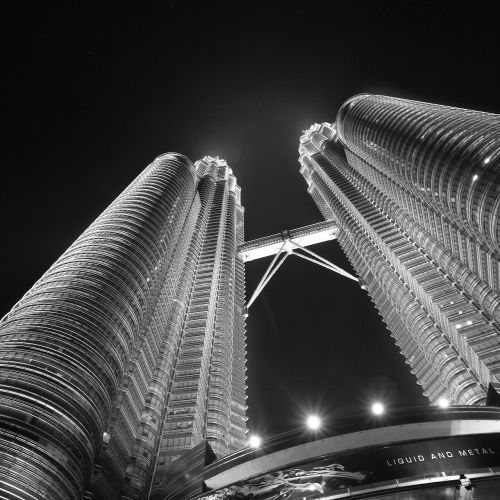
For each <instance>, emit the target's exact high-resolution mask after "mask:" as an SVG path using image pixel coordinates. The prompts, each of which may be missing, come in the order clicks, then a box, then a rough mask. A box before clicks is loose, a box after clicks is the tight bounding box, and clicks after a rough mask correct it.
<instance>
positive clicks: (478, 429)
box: [165, 407, 500, 500]
mask: <svg viewBox="0 0 500 500" xmlns="http://www.w3.org/2000/svg"><path fill="white" fill-rule="evenodd" d="M332 427H333V428H334V429H333V431H330V432H326V431H325V433H324V434H316V435H315V434H314V433H310V432H309V433H307V431H302V432H297V433H293V434H287V435H283V436H278V437H276V438H274V439H270V440H268V441H266V442H264V443H263V445H262V447H261V448H260V449H256V450H254V449H246V450H242V451H240V452H237V453H234V454H232V455H229V456H227V457H224V458H223V459H219V460H215V461H213V462H212V463H208V464H207V462H210V455H209V454H208V453H206V452H205V448H203V447H201V446H200V447H199V448H198V449H197V450H192V451H191V452H189V455H185V456H184V457H183V458H182V459H180V460H181V461H182V462H183V463H179V464H174V468H173V469H172V470H171V475H170V477H169V481H170V482H169V488H168V489H169V494H168V495H167V496H166V497H165V500H174V499H175V500H181V499H188V498H189V499H191V498H197V499H204V500H229V499H251V498H252V499H260V500H281V499H288V500H292V499H295V500H299V499H300V500H302V499H321V498H322V499H331V500H333V499H341V498H353V499H355V498H376V499H379V500H381V499H384V500H385V499H387V500H389V499H398V500H403V499H405V500H431V499H432V500H433V499H436V498H439V499H442V500H452V499H453V500H454V499H481V500H484V499H488V500H494V499H498V495H499V492H500V409H499V408H494V407H454V408H450V409H448V410H446V411H443V410H440V409H434V408H412V409H408V410H399V411H395V412H393V413H391V415H390V416H386V417H385V418H384V419H382V420H376V419H374V418H372V419H370V418H367V417H366V416H362V417H353V418H349V419H348V420H343V421H337V422H334V423H332ZM188 459H189V462H188ZM204 461H205V462H204ZM191 470H193V471H196V474H191V472H190V471H191Z"/></svg>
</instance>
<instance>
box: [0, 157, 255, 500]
mask: <svg viewBox="0 0 500 500" xmlns="http://www.w3.org/2000/svg"><path fill="white" fill-rule="evenodd" d="M242 240H243V208H242V206H241V204H240V188H239V187H238V185H237V183H236V178H235V177H234V176H233V174H232V171H231V169H230V168H229V167H228V166H227V165H226V163H225V162H224V161H223V160H220V159H219V158H210V157H206V158H204V159H203V160H201V161H199V162H197V163H196V164H195V165H193V164H192V163H191V162H190V161H189V160H188V159H187V158H186V157H184V156H182V155H178V154H165V155H162V156H160V157H158V158H157V159H156V160H155V161H154V162H153V163H151V164H150V165H149V166H148V167H147V168H146V169H145V170H144V171H143V172H142V173H141V174H140V175H139V177H138V178H137V179H136V180H135V181H134V182H132V184H131V185H130V186H129V187H128V188H127V189H126V190H125V191H124V192H123V193H122V194H121V195H120V196H119V197H118V198H117V199H116V200H115V201H114V202H113V203H112V204H111V205H110V206H109V208H107V209H106V210H105V211H104V213H103V214H102V215H100V216H99V217H98V219H97V220H96V221H95V222H94V223H93V224H92V225H91V226H90V227H89V228H88V229H87V230H86V231H85V232H84V233H83V234H82V235H81V236H80V237H79V238H78V239H77V240H76V241H75V243H74V244H73V245H72V246H71V247H70V248H69V249H68V250H67V251H66V252H65V253H64V254H63V255H62V256H61V257H60V258H59V259H58V260H57V262H56V263H55V264H54V265H53V266H52V267H51V268H50V269H49V270H48V271H47V272H46V273H45V274H44V275H43V276H42V278H41V279H40V280H39V281H38V282H37V283H36V284H35V285H34V286H33V287H32V288H31V289H30V290H29V291H28V293H27V294H26V295H25V296H24V297H23V298H22V299H21V300H20V301H19V302H18V303H17V304H16V305H15V306H14V308H13V309H12V311H11V312H9V314H7V316H6V317H4V318H3V320H2V322H1V323H0V339H1V341H0V362H1V368H0V370H1V372H0V373H1V375H0V376H1V383H0V391H1V392H0V394H1V403H2V404H1V413H0V429H1V431H0V477H1V479H2V481H1V484H2V488H1V490H0V497H2V498H40V499H42V498H50V499H51V500H56V499H63V498H64V499H66V498H82V495H83V493H84V491H85V489H87V494H91V493H93V494H94V495H95V498H107V499H113V498H156V497H158V495H159V493H158V492H157V490H158V491H160V492H161V485H162V478H163V476H164V474H165V471H166V469H167V467H168V465H169V464H170V463H171V461H172V460H175V458H177V457H178V456H179V455H181V454H182V452H183V451H185V450H186V449H189V448H191V447H193V446H195V445H196V444H198V443H200V442H201V441H202V440H207V441H208V442H209V443H210V444H211V446H212V449H213V450H214V451H215V453H216V454H217V455H219V456H221V455H224V454H227V453H229V452H231V451H234V450H236V449H238V448H241V447H242V446H243V445H244V443H245V436H246V432H247V430H246V424H245V422H246V405H245V398H246V396H245V389H246V386H245V339H244V333H245V326H244V316H243V307H244V274H243V272H244V270H243V263H242V261H241V260H240V259H239V258H238V257H237V255H236V248H237V245H238V244H239V243H241V242H242ZM20 492H21V493H20Z"/></svg>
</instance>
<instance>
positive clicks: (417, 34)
mask: <svg viewBox="0 0 500 500" xmlns="http://www.w3.org/2000/svg"><path fill="white" fill-rule="evenodd" d="M40 4H42V3H41V2H40ZM458 4H459V2H453V3H452V2H450V3H444V2H437V1H418V2H417V1H406V2H398V3H391V4H388V3H383V2H368V1H367V2H332V1H331V2H306V1H302V2H297V3H295V2H291V1H283V2H277V1H276V2H260V3H257V2H244V1H235V2H233V3H228V4H223V3H220V2H204V3H201V2H200V3H195V2H192V1H189V0H186V1H178V2H176V1H164V2H153V1H152V2H137V3H123V2H83V1H82V2H75V1H73V2H70V1H67V2H59V3H58V5H52V4H51V3H50V2H44V3H43V5H40V6H39V7H37V8H36V10H32V7H31V6H30V5H29V4H24V3H23V4H20V7H19V10H17V11H16V12H13V11H11V12H10V13H8V15H4V16H3V17H4V33H5V31H6V30H7V37H6V41H4V44H3V49H4V50H3V52H4V58H3V64H2V69H3V77H2V79H3V83H4V84H5V83H7V88H8V90H7V92H4V94H3V97H4V104H3V108H4V109H3V113H2V114H3V116H4V118H5V120H4V123H5V132H4V134H3V136H4V139H5V142H4V146H3V147H2V151H1V153H2V179H3V182H2V184H1V196H0V214H1V215H0V217H1V224H2V245H1V253H2V258H1V260H0V264H1V276H2V286H1V297H0V309H1V310H0V312H1V313H2V314H4V313H5V312H7V311H8V310H9V309H10V308H11V307H12V305H13V304H14V303H15V302H16V301H17V300H19V299H20V298H21V296H22V295H23V294H24V293H25V292H26V291H27V289H28V288H29V287H30V286H31V285H32V284H33V283H34V282H35V281H36V279H38V278H39V277H40V276H41V274H42V273H43V272H44V271H45V270H46V269H47V268H48V267H49V266H50V265H51V264H52V263H53V262H54V261H55V260H56V259H57V257H58V256H60V255H61V254H62V252H63V251H64V250H65V249H66V248H67V247H68V246H69V245H70V244H71V243H72V242H73V241H74V240H75V239H76V238H77V236H78V235H79V234H80V233H81V232H82V231H83V230H84V229H85V228H86V227H87V226H88V225H89V224H90V223H91V222H92V221H93V220H94V219H95V218H96V217H97V216H98V215H99V213H100V212H102V210H104V209H105V208H106V206H107V205H109V203H110V202H111V201H112V200H113V199H114V198H115V197H116V196H117V195H118V194H119V193H120V192H121V191H122V190H123V189H124V188H125V187H126V186H127V185H128V184H129V183H130V182H131V181H132V179H133V178H134V177H135V176H136V175H137V174H138V173H139V172H140V171H141V170H142V169H143V168H144V167H145V166H146V165H147V164H148V163H149V162H150V161H151V160H152V159H154V158H155V157H156V156H157V155H159V154H161V153H163V152H166V151H177V152H181V153H184V154H186V155H187V156H189V157H190V158H191V159H192V160H193V161H195V160H197V159H199V158H201V157H203V156H205V155H219V156H222V157H224V158H225V159H226V160H227V161H228V163H229V165H230V166H231V167H232V168H233V170H234V172H235V174H236V176H237V177H238V181H239V184H240V185H241V186H242V202H243V204H244V206H245V209H246V212H245V218H246V239H247V240H250V239H253V238H257V237H260V236H265V235H267V234H271V233H277V232H279V231H281V230H284V229H287V228H294V227H299V226H302V225H307V224H311V223H314V222H317V221H319V220H321V215H320V213H319V211H318V210H317V208H316V207H315V205H314V203H313V202H312V200H311V198H310V197H309V195H308V194H307V191H306V184H305V182H304V180H303V179H302V177H301V175H300V174H299V164H298V161H297V157H298V152H297V148H298V139H299V136H300V135H301V131H302V130H304V129H307V128H309V126H310V125H311V124H312V123H314V122H322V121H333V120H334V119H335V116H336V112H337V110H338V108H339V107H340V105H341V104H342V103H343V102H344V101H345V100H346V99H347V98H349V97H350V96H352V95H354V94H357V93H359V92H371V93H382V94H387V95H393V96H399V97H405V98H412V99H417V100H423V101H429V102H437V103H441V104H448V105H453V106H460V107H465V108H471V109H479V110H483V111H490V112H496V113H498V112H500V103H499V101H498V88H499V81H498V77H497V76H496V75H495V71H497V70H498V60H499V55H500V54H499V51H498V47H499V44H498V22H497V18H496V17H495V16H494V15H493V13H492V12H489V11H488V10H487V9H486V8H485V6H486V5H487V4H486V3H485V4H481V2H473V3H464V4H463V6H462V7H460V6H459V5H458ZM402 6H404V10H403V9H402ZM4 14H5V13H4ZM312 249H313V250H316V251H318V252H319V253H321V254H322V255H323V256H325V257H327V258H329V259H331V260H332V261H333V262H334V263H336V264H337V265H340V266H341V267H344V268H346V269H348V270H351V269H350V266H349V264H348V263H347V261H346V259H345V258H344V256H343V255H342V252H341V250H340V248H339V246H338V244H337V243H336V242H329V243H324V244H321V245H318V246H317V247H312ZM267 265H268V261H262V262H261V261H255V262H250V263H248V264H247V269H246V271H247V296H248V297H249V296H250V295H251V293H252V292H253V290H254V289H255V286H256V284H257V282H258V280H259V279H260V277H261V276H262V273H263V272H264V270H265V268H266V267H267ZM247 336H248V341H247V343H248V363H247V365H248V372H247V374H248V387H249V388H248V394H249V398H248V404H249V416H250V420H249V427H250V429H251V430H252V431H253V432H259V433H261V434H263V435H272V434H275V433H278V432H283V431H287V430H291V429H294V428H296V427H298V426H301V425H302V420H303V418H304V416H305V415H306V414H307V413H308V412H312V411H315V412H317V413H318V414H320V415H322V416H323V418H324V419H327V420H329V421H330V422H334V421H335V418H337V417H341V416H346V415H348V414H350V413H357V412H364V411H366V409H367V408H368V406H369V405H370V403H371V402H372V401H373V400H375V399H377V398H379V399H382V400H384V401H385V403H386V404H387V405H388V406H389V407H402V406H413V405H422V404H427V400H426V399H425V398H424V397H423V396H422V394H421V391H420V388H419V386H417V384H416V379H415V377H414V376H413V375H412V374H411V373H410V371H409V367H408V366H407V365H406V364H405V363H404V360H403V357H402V356H401V354H400V353H399V349H398V348H397V347H396V346H395V344H394V342H393V341H392V339H391V338H390V336H389V333H388V332H387V330H386V329H385V327H384V325H383V323H382V321H381V318H380V317H379V316H378V315H377V312H376V311H375V308H374V307H373V304H372V303H371V302H370V300H369V298H368V295H367V294H366V292H363V291H362V290H361V289H360V288H359V286H358V285H356V283H354V282H352V281H350V280H348V279H346V278H342V277H341V276H338V275H336V274H334V273H329V272H328V271H327V270H325V269H323V268H320V267H318V266H314V265H313V264H310V263H308V262H306V261H303V260H299V259H298V258H296V257H291V258H290V259H289V260H288V261H287V262H286V263H285V264H284V265H283V267H282V268H281V269H280V270H279V271H278V273H277V275H276V278H274V279H273V281H271V283H270V285H269V286H268V288H266V290H265V291H264V292H263V294H262V295H261V296H260V297H259V298H258V299H257V301H256V302H255V303H254V305H253V306H252V308H251V310H250V317H249V319H248V322H247Z"/></svg>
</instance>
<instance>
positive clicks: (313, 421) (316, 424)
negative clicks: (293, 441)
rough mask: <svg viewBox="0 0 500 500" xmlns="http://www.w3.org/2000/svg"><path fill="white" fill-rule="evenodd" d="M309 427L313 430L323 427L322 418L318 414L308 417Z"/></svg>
mask: <svg viewBox="0 0 500 500" xmlns="http://www.w3.org/2000/svg"><path fill="white" fill-rule="evenodd" d="M306 423H307V427H309V429H312V430H313V431H316V430H318V429H319V428H320V427H321V420H320V419H319V417H317V416H316V415H311V416H309V417H307V422H306Z"/></svg>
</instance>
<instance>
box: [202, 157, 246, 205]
mask: <svg viewBox="0 0 500 500" xmlns="http://www.w3.org/2000/svg"><path fill="white" fill-rule="evenodd" d="M194 166H195V168H196V173H197V174H198V177H200V178H201V177H206V176H210V177H212V179H214V181H227V183H228V186H229V191H231V192H232V193H234V194H235V195H236V200H237V202H238V204H241V188H240V187H239V186H238V181H237V179H236V177H235V175H234V174H233V170H232V169H231V168H230V167H229V166H228V164H227V161H226V160H224V158H219V157H218V156H205V157H203V158H202V159H201V160H198V161H197V162H196V163H195V164H194Z"/></svg>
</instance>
